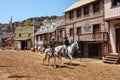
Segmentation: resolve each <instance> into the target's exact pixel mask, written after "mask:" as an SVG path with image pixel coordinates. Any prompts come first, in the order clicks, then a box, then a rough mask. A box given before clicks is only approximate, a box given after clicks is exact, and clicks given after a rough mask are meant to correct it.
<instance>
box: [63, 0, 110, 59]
mask: <svg viewBox="0 0 120 80" xmlns="http://www.w3.org/2000/svg"><path fill="white" fill-rule="evenodd" d="M103 5H104V1H103V0H80V1H78V2H76V3H74V4H72V5H71V6H70V7H68V8H67V9H66V10H65V11H64V13H65V24H66V28H65V29H66V36H68V38H69V39H72V40H77V41H78V42H79V46H80V51H81V56H83V57H98V58H101V57H102V56H103V54H105V53H107V52H108V50H107V49H106V47H107V44H108V43H107V42H108V27H107V23H105V21H104V6H103Z"/></svg>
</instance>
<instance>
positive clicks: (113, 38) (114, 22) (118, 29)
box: [104, 0, 120, 54]
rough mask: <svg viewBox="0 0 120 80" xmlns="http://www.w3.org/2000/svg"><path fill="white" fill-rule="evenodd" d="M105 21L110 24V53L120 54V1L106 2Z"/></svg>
mask: <svg viewBox="0 0 120 80" xmlns="http://www.w3.org/2000/svg"><path fill="white" fill-rule="evenodd" d="M104 3H105V5H104V7H105V8H104V11H105V20H106V22H108V23H109V36H110V41H109V42H110V48H111V49H110V50H111V51H110V52H111V53H113V54H118V53H120V0H104Z"/></svg>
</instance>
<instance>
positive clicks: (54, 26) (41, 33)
mask: <svg viewBox="0 0 120 80" xmlns="http://www.w3.org/2000/svg"><path fill="white" fill-rule="evenodd" d="M63 24H64V19H59V18H58V19H55V20H45V21H44V24H43V26H41V27H40V28H39V30H38V31H37V32H36V33H35V45H36V46H44V47H48V43H49V41H50V40H51V38H52V37H54V38H55V40H56V42H58V43H59V42H60V41H62V40H63V37H64V27H62V25H63ZM58 27H59V28H58Z"/></svg>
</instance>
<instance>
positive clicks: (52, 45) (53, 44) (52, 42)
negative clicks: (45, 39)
mask: <svg viewBox="0 0 120 80" xmlns="http://www.w3.org/2000/svg"><path fill="white" fill-rule="evenodd" d="M55 44H56V42H55V38H54V37H52V38H51V41H50V42H49V46H50V48H51V49H52V55H53V53H54V48H55Z"/></svg>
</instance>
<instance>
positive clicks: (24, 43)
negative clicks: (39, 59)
mask: <svg viewBox="0 0 120 80" xmlns="http://www.w3.org/2000/svg"><path fill="white" fill-rule="evenodd" d="M21 50H27V41H22V42H21Z"/></svg>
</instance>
